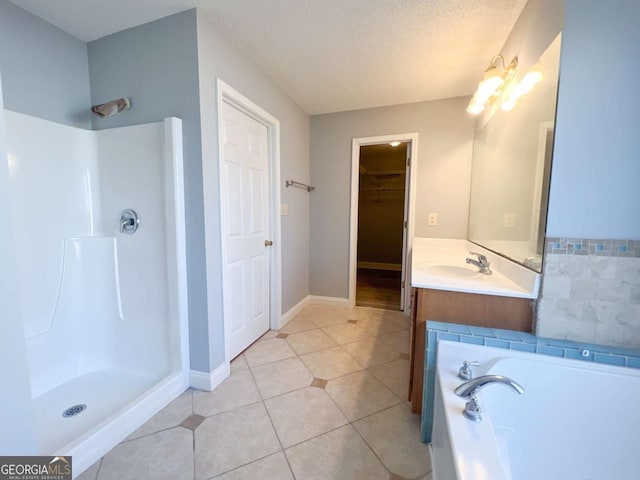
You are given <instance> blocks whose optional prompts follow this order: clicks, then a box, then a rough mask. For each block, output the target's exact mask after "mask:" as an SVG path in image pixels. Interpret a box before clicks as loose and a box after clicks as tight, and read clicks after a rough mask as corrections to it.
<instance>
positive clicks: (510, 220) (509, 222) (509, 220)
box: [502, 213, 516, 227]
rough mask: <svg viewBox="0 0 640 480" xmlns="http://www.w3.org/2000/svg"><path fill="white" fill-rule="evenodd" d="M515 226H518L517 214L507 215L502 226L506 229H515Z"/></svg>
mask: <svg viewBox="0 0 640 480" xmlns="http://www.w3.org/2000/svg"><path fill="white" fill-rule="evenodd" d="M515 224H516V214H515V213H505V214H504V220H503V222H502V225H503V226H504V227H513V226H514V225H515Z"/></svg>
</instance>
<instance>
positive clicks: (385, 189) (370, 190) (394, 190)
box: [360, 187, 404, 192]
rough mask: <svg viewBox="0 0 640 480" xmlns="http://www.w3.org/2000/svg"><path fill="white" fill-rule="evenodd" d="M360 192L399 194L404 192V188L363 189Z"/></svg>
mask: <svg viewBox="0 0 640 480" xmlns="http://www.w3.org/2000/svg"><path fill="white" fill-rule="evenodd" d="M360 190H361V191H363V192H399V191H401V190H404V187H382V188H380V187H362V188H360Z"/></svg>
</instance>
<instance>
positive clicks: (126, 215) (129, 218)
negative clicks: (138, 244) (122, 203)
mask: <svg viewBox="0 0 640 480" xmlns="http://www.w3.org/2000/svg"><path fill="white" fill-rule="evenodd" d="M139 227H140V217H138V214H137V213H136V211H135V210H133V209H131V208H127V209H126V210H123V211H122V213H120V233H124V234H126V235H132V234H134V233H136V232H137V231H138V228H139Z"/></svg>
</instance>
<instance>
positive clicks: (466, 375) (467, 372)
mask: <svg viewBox="0 0 640 480" xmlns="http://www.w3.org/2000/svg"><path fill="white" fill-rule="evenodd" d="M479 366H480V362H476V361H473V362H470V361H468V360H465V361H464V362H462V366H461V367H460V370H458V377H460V378H461V379H462V380H471V379H472V378H473V372H472V371H471V367H479Z"/></svg>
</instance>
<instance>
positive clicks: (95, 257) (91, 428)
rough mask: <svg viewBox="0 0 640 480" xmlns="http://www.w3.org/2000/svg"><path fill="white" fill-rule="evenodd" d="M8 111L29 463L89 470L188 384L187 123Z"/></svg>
mask: <svg viewBox="0 0 640 480" xmlns="http://www.w3.org/2000/svg"><path fill="white" fill-rule="evenodd" d="M0 114H3V115H4V121H5V132H4V133H5V140H6V150H7V159H6V162H7V163H5V164H4V165H3V168H6V170H7V171H6V176H5V178H6V179H7V180H8V186H7V187H6V192H4V193H5V197H4V198H5V201H7V202H8V205H5V206H4V208H5V213H6V212H7V211H8V212H9V213H8V220H5V221H8V225H6V227H8V228H6V229H5V230H4V232H8V235H9V236H10V237H11V238H10V239H9V241H10V243H7V242H5V245H11V248H12V250H13V254H12V257H13V260H14V261H13V264H14V265H13V268H12V269H11V270H9V275H11V274H12V272H13V278H12V279H10V281H11V283H12V285H13V288H14V290H15V292H16V295H15V299H14V300H15V303H16V304H17V305H18V307H19V308H17V316H18V317H19V319H18V320H17V321H16V319H15V318H13V317H12V318H11V320H13V325H16V324H18V323H19V324H20V325H22V328H23V330H24V333H23V337H24V347H23V348H22V351H23V352H24V355H25V356H26V364H27V367H28V379H27V380H26V381H27V382H28V387H29V389H30V393H31V405H30V408H28V409H26V410H25V411H27V412H30V414H31V418H30V419H27V420H28V421H25V425H29V424H30V425H31V432H30V431H29V429H25V432H24V435H29V434H31V435H33V437H34V438H33V441H32V443H31V444H32V445H33V451H24V452H22V453H23V454H41V455H53V454H56V455H73V462H74V470H75V472H74V473H78V472H80V471H82V470H84V469H85V468H87V467H88V466H89V465H90V464H91V463H93V462H94V461H95V460H97V459H98V458H99V457H100V456H102V455H104V454H105V453H106V452H107V451H108V450H109V449H110V448H112V447H113V446H114V445H115V444H116V443H118V442H119V441H121V440H123V439H124V438H125V437H126V436H127V435H129V434H130V433H131V432H132V431H133V430H135V429H136V428H137V427H139V426H140V425H141V424H142V423H143V422H144V421H146V420H147V419H148V418H149V417H150V416H151V415H152V414H154V413H155V412H156V411H158V410H159V409H160V408H162V407H163V406H164V405H166V404H167V403H168V402H170V401H171V400H173V399H174V398H175V397H176V396H177V395H178V394H179V393H180V392H182V391H183V390H184V389H185V388H186V387H187V370H188V360H187V359H188V355H187V346H186V341H187V340H186V339H187V335H186V318H187V312H186V308H187V307H186V272H185V268H186V267H185V244H184V202H183V177H182V126H181V121H180V120H179V119H176V118H167V119H165V120H164V121H161V122H157V123H150V124H144V125H136V126H130V127H121V128H113V129H108V130H99V131H91V130H83V129H79V128H74V127H70V126H67V125H61V124H57V123H53V122H50V121H46V120H42V119H40V118H35V117H32V116H28V115H23V114H20V113H16V112H12V111H8V110H4V112H2V111H0ZM1 126H2V125H1V122H0V128H1ZM0 150H1V149H0ZM6 207H8V208H6ZM4 234H6V233H4ZM5 240H7V239H5ZM5 275H6V273H5ZM14 314H15V312H14ZM14 316H15V315H14ZM4 320H5V319H3V321H4ZM6 320H7V324H9V323H10V322H9V319H6ZM16 360H19V359H16ZM3 390H4V389H3ZM16 391H17V390H16ZM2 394H3V395H9V396H10V395H12V394H13V392H12V391H3V393H2ZM0 435H2V434H1V433H0ZM5 440H6V439H5ZM0 453H2V452H0Z"/></svg>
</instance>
